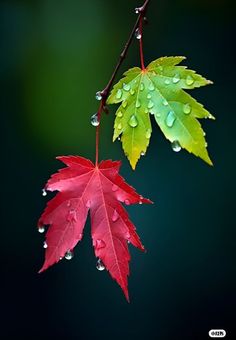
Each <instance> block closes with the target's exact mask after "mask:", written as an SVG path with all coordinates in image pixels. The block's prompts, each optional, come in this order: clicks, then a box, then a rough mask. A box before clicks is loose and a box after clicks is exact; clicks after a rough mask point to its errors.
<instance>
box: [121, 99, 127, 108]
mask: <svg viewBox="0 0 236 340" xmlns="http://www.w3.org/2000/svg"><path fill="white" fill-rule="evenodd" d="M122 106H123V108H124V109H125V108H126V106H127V101H124V102H123V103H122Z"/></svg>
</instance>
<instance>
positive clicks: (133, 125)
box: [129, 115, 138, 128]
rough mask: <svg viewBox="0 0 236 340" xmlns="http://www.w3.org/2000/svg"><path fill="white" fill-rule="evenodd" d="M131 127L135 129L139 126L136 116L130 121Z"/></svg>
mask: <svg viewBox="0 0 236 340" xmlns="http://www.w3.org/2000/svg"><path fill="white" fill-rule="evenodd" d="M129 125H130V126H131V127H133V128H135V127H136V126H137V125H138V120H137V118H136V116H135V115H132V116H131V117H130V119H129Z"/></svg>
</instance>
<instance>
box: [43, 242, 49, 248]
mask: <svg viewBox="0 0 236 340" xmlns="http://www.w3.org/2000/svg"><path fill="white" fill-rule="evenodd" d="M43 247H44V249H47V247H48V245H47V242H46V241H44V242H43Z"/></svg>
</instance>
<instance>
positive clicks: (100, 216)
mask: <svg viewBox="0 0 236 340" xmlns="http://www.w3.org/2000/svg"><path fill="white" fill-rule="evenodd" d="M57 159H59V160H60V161H62V162H63V163H65V164H66V165H67V167H66V168H63V169H61V170H59V171H58V173H56V174H54V175H52V176H51V178H50V179H49V181H48V182H47V184H46V186H45V190H49V191H55V190H57V191H58V193H57V194H56V196H55V197H54V198H53V199H52V200H51V201H49V202H48V204H47V207H46V209H45V211H44V212H43V214H42V216H41V217H40V219H39V222H38V227H39V228H41V227H42V226H44V225H50V227H49V229H48V231H47V234H46V247H47V248H46V254H45V262H44V264H43V267H42V268H41V270H40V272H42V271H44V270H45V269H47V268H48V267H49V266H51V265H53V264H54V263H56V262H58V261H59V260H60V259H61V258H62V257H64V256H65V254H66V253H67V252H68V251H69V252H71V251H73V249H74V247H75V246H76V244H77V243H78V241H80V240H81V239H82V236H83V228H84V225H85V222H86V219H87V214H88V211H89V210H90V215H91V225H92V239H93V246H94V249H95V255H96V257H98V258H99V261H102V262H101V263H102V264H104V266H105V267H106V269H107V270H108V271H109V272H110V274H111V276H112V278H113V279H115V280H116V281H117V283H118V284H119V285H120V287H121V288H122V290H123V292H124V294H125V296H126V298H127V300H129V296H128V287H127V276H128V275H129V260H130V254H129V251H128V245H127V242H130V243H131V244H132V245H133V246H135V247H137V248H139V249H140V250H144V247H143V245H142V243H141V241H140V239H139V237H138V235H137V233H136V228H135V226H134V225H133V224H132V222H131V221H130V220H129V216H128V214H127V212H126V210H125V209H124V208H123V205H122V204H121V203H120V202H122V203H124V204H125V205H130V204H136V203H139V204H141V203H152V202H151V201H150V200H148V199H145V198H143V197H142V196H140V195H139V194H137V192H136V191H135V189H134V188H132V187H131V186H130V185H128V184H127V183H125V181H124V179H123V178H122V177H121V176H120V175H119V173H118V172H119V168H120V165H121V162H112V161H110V160H106V161H102V162H101V163H100V164H99V165H97V166H95V165H94V164H93V163H92V162H91V161H90V160H88V159H85V158H82V157H79V156H62V157H57Z"/></svg>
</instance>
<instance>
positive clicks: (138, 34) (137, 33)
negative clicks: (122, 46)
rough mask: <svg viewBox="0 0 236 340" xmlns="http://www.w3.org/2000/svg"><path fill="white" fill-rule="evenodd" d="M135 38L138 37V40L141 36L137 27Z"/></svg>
mask: <svg viewBox="0 0 236 340" xmlns="http://www.w3.org/2000/svg"><path fill="white" fill-rule="evenodd" d="M135 38H136V39H138V40H140V39H141V38H142V34H141V32H140V30H139V28H137V29H136V30H135Z"/></svg>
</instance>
